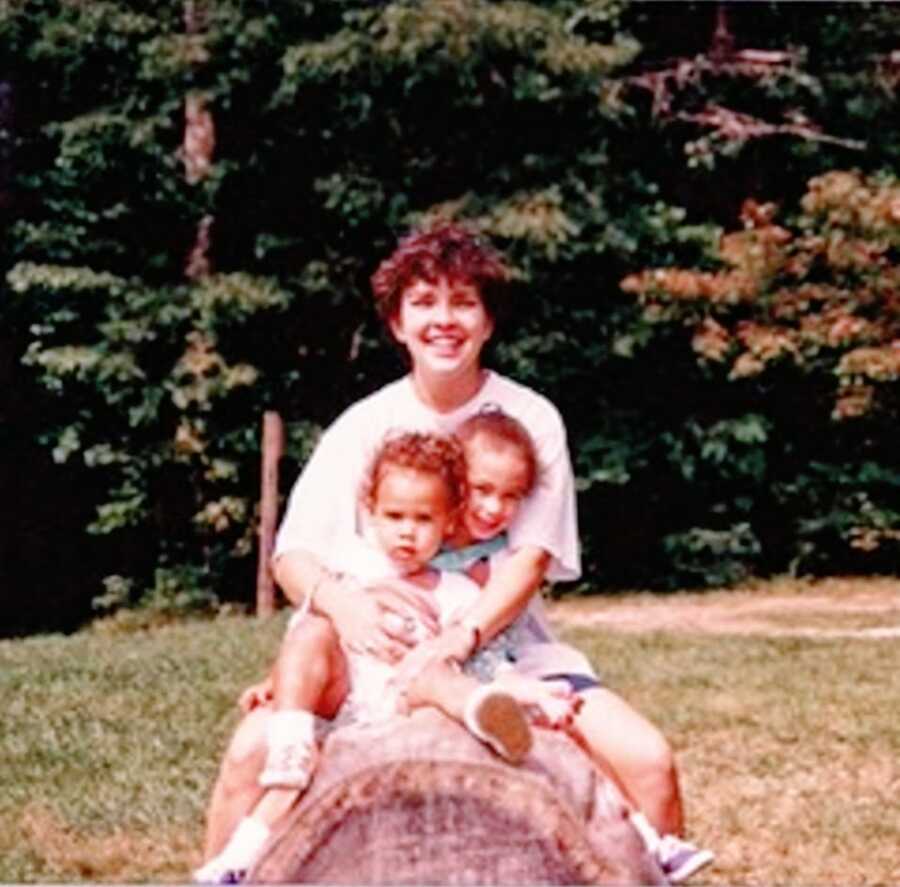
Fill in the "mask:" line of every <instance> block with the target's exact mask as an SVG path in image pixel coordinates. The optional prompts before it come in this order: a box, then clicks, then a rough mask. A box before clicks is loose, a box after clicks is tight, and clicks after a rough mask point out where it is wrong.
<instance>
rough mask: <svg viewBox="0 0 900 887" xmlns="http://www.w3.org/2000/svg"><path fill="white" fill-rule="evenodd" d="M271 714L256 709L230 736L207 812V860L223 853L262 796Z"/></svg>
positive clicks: (267, 709) (205, 848)
mask: <svg viewBox="0 0 900 887" xmlns="http://www.w3.org/2000/svg"><path fill="white" fill-rule="evenodd" d="M271 714H272V711H271V709H270V708H255V709H253V711H251V712H249V713H248V714H247V715H245V716H244V718H243V720H242V721H241V722H240V723H239V724H238V726H237V729H236V730H235V732H234V735H233V736H232V737H231V742H230V743H229V744H228V749H227V751H226V752H225V756H224V757H223V758H222V763H221V765H220V767H219V775H218V777H217V778H216V783H215V785H214V786H213V791H212V796H211V797H210V801H209V806H208V807H207V810H206V839H205V841H204V845H203V858H204V859H211V858H212V857H213V856H215V855H216V854H217V853H219V851H220V850H222V848H223V847H224V846H225V844H226V843H227V842H228V839H229V838H230V837H231V834H232V832H233V831H234V829H235V826H236V825H237V824H238V823H239V822H240V821H241V819H243V818H244V817H245V816H246V815H247V814H249V813H250V811H251V810H253V808H254V807H256V805H257V803H258V802H259V799H260V798H261V797H262V795H263V792H264V789H263V788H262V787H261V786H260V784H259V774H260V772H261V771H262V767H263V762H264V761H265V758H266V724H267V722H268V720H269V717H270V716H271Z"/></svg>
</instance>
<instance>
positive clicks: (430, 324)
mask: <svg viewBox="0 0 900 887" xmlns="http://www.w3.org/2000/svg"><path fill="white" fill-rule="evenodd" d="M390 326H391V332H392V333H393V334H394V338H396V340H397V341H398V342H399V343H400V344H401V345H404V346H405V347H406V349H407V351H408V352H409V356H410V359H411V360H412V365H413V369H414V371H415V372H417V373H427V374H428V375H431V376H434V377H448V378H456V377H460V376H465V375H467V374H469V373H472V372H477V371H478V370H479V368H480V358H481V350H482V348H483V347H484V345H485V343H486V342H487V341H488V339H490V337H491V334H492V333H493V332H494V321H493V320H492V319H491V317H490V315H489V314H488V312H487V310H486V309H485V307H484V302H483V301H482V299H481V295H480V293H479V292H478V289H477V287H475V286H473V285H472V284H471V283H469V282H467V281H465V280H458V279H453V278H449V277H438V278H437V279H436V280H434V281H429V280H424V279H421V278H420V279H419V280H416V281H415V282H414V283H412V284H410V285H409V286H408V287H407V288H406V289H405V290H404V291H403V294H402V296H401V297H400V305H399V308H398V311H397V314H396V315H395V316H394V317H393V318H391V321H390Z"/></svg>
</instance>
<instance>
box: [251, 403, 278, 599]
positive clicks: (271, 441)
mask: <svg viewBox="0 0 900 887" xmlns="http://www.w3.org/2000/svg"><path fill="white" fill-rule="evenodd" d="M283 452H284V423H283V422H282V421H281V416H279V415H278V413H276V412H274V411H272V410H268V411H266V413H264V414H263V421H262V472H261V477H260V497H259V560H258V563H257V569H256V615H257V616H271V615H272V613H274V612H275V579H274V577H273V576H272V568H271V563H270V562H271V559H272V551H273V549H274V548H275V527H276V525H277V523H278V462H279V460H280V459H281V456H282V453H283Z"/></svg>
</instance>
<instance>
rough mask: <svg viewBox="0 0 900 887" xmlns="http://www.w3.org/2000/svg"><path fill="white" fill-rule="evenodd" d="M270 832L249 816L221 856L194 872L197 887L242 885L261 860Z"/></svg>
mask: <svg viewBox="0 0 900 887" xmlns="http://www.w3.org/2000/svg"><path fill="white" fill-rule="evenodd" d="M268 839H269V828H268V826H266V825H265V824H264V823H262V822H260V821H259V820H257V819H254V818H253V817H252V816H245V817H244V818H243V819H242V820H241V821H240V822H239V823H238V824H237V828H235V830H234V834H232V836H231V837H230V838H229V839H228V843H227V844H226V845H225V847H224V848H223V849H222V850H221V852H220V853H219V854H218V856H214V857H213V858H212V859H210V860H209V861H208V862H206V863H204V864H203V865H202V866H200V868H198V869H197V870H196V871H195V872H194V883H195V884H240V883H242V882H243V880H244V878H246V877H247V872H248V871H250V868H251V867H252V865H253V863H254V862H256V860H257V859H259V855H260V853H261V852H262V849H263V847H264V846H265V844H266V841H268Z"/></svg>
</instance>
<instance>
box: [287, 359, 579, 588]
mask: <svg viewBox="0 0 900 887" xmlns="http://www.w3.org/2000/svg"><path fill="white" fill-rule="evenodd" d="M489 405H493V406H499V407H500V408H501V409H502V410H503V411H504V412H505V413H507V414H508V415H510V416H512V417H513V418H515V419H518V420H519V422H521V423H522V425H523V426H524V427H525V428H526V430H527V431H528V433H529V434H530V436H531V438H532V440H533V442H534V445H535V450H536V452H537V459H538V472H539V475H538V482H537V484H536V486H535V488H534V490H533V491H532V493H531V494H530V495H529V496H528V498H527V499H526V500H525V501H524V502H523V503H522V505H521V507H520V508H519V513H518V514H517V515H516V518H515V520H514V521H513V523H512V525H511V526H510V528H509V531H508V535H509V545H510V548H511V549H512V550H514V551H515V550H516V549H518V548H520V547H522V546H525V545H533V546H536V547H539V548H542V549H543V550H544V551H546V552H548V553H549V554H550V555H551V556H552V560H551V563H550V567H549V569H548V571H547V578H548V579H549V580H550V581H568V580H572V579H577V578H578V576H579V575H580V574H581V559H580V552H579V545H578V522H577V517H576V506H575V483H574V477H573V474H572V465H571V461H570V459H569V450H568V446H567V443H566V432H565V426H564V425H563V422H562V419H561V418H560V415H559V412H558V411H557V409H556V407H554V406H553V404H552V403H550V401H549V400H547V398H545V397H543V396H542V395H540V394H538V393H537V392H535V391H532V390H531V389H530V388H527V387H526V386H524V385H521V384H519V383H518V382H514V381H513V380H512V379H508V378H506V377H505V376H501V375H499V374H498V373H494V372H491V371H487V372H486V374H485V381H484V383H483V384H482V386H481V389H480V390H479V391H478V393H477V394H476V395H475V396H474V397H472V398H471V399H470V400H469V401H467V402H466V403H465V404H463V405H462V406H461V407H459V408H458V409H456V410H453V411H452V412H449V413H438V412H436V411H435V410H433V409H431V408H430V407H428V406H426V405H425V404H423V403H422V401H421V400H420V399H419V397H418V396H417V394H416V392H415V388H414V387H413V382H412V378H411V377H410V376H404V377H403V378H402V379H398V380H397V381H396V382H392V383H391V384H389V385H386V386H385V387H384V388H381V389H379V390H378V391H376V392H375V393H374V394H371V395H369V396H368V397H366V398H364V399H362V400H360V401H358V402H357V403H355V404H354V405H353V406H351V407H350V408H349V409H347V410H346V411H345V412H344V413H343V414H342V415H341V416H339V417H338V418H337V419H336V420H335V421H334V423H333V424H332V425H331V426H330V427H329V428H328V429H327V431H325V433H324V434H323V435H322V439H321V440H320V441H319V444H318V446H317V447H316V449H315V451H314V452H313V455H312V457H311V458H310V460H309V462H308V463H307V465H306V467H305V468H304V469H303V472H302V473H301V475H300V477H299V478H298V480H297V482H296V484H295V485H294V488H293V490H292V492H291V496H290V500H289V502H288V508H287V512H286V514H285V517H284V520H283V521H282V523H281V527H280V528H279V531H278V536H277V539H276V544H275V557H276V558H277V557H278V556H280V555H282V554H284V553H285V552H288V551H292V550H298V549H302V550H305V551H309V552H311V553H312V554H315V555H316V556H317V557H318V558H319V559H320V560H321V561H322V562H323V563H324V564H325V565H326V566H328V567H331V568H332V569H335V570H341V569H343V567H342V556H341V547H342V545H341V542H340V540H341V539H342V538H346V534H347V533H357V534H358V533H360V532H361V527H360V520H359V513H358V506H359V490H360V484H361V482H362V480H363V477H364V474H365V471H366V469H367V467H368V465H369V463H370V461H371V459H372V458H373V457H374V455H375V453H376V451H377V449H378V447H379V446H380V444H381V442H382V441H383V440H384V437H385V435H386V434H387V433H388V432H396V431H421V432H431V433H443V434H449V433H452V432H453V431H454V430H455V429H456V428H457V427H458V426H459V425H460V424H461V423H462V422H463V421H464V420H465V419H467V418H469V416H471V415H473V414H474V413H477V412H478V411H479V410H481V409H483V408H484V407H487V406H489Z"/></svg>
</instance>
